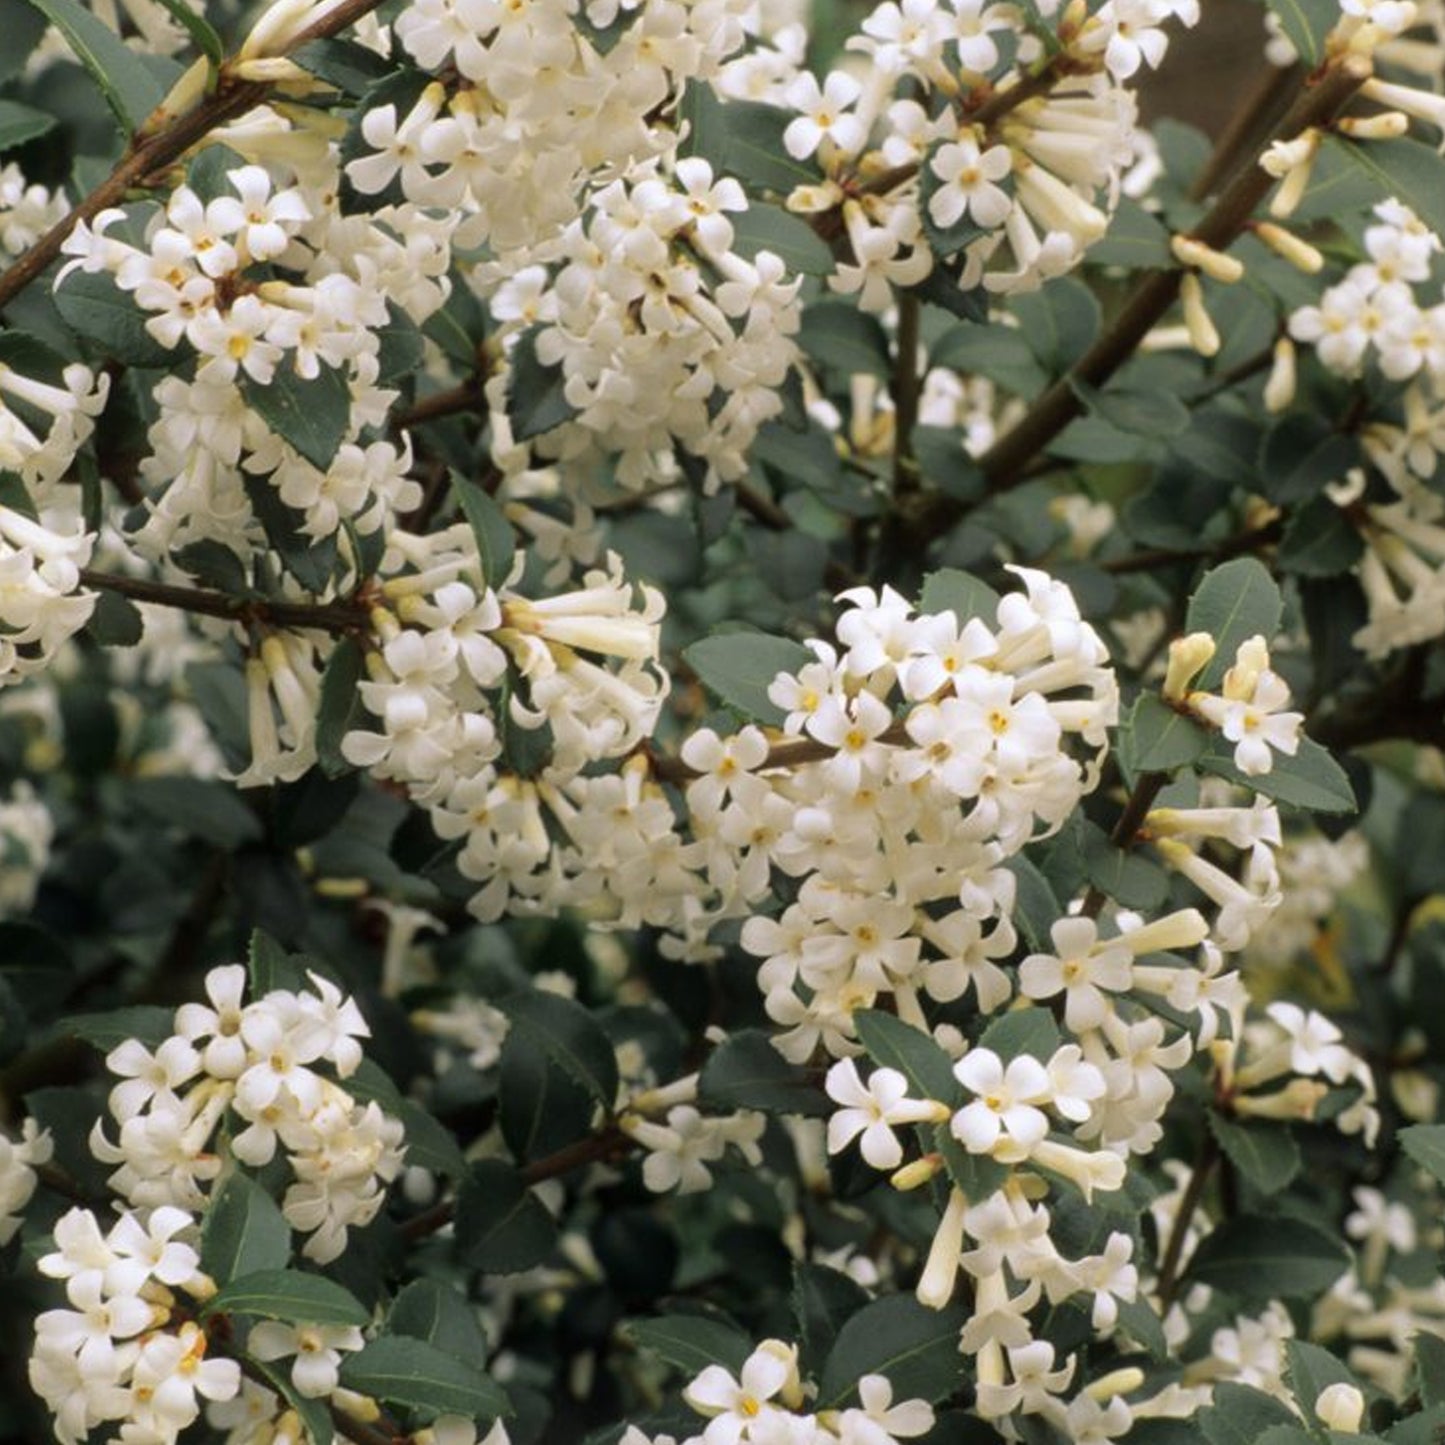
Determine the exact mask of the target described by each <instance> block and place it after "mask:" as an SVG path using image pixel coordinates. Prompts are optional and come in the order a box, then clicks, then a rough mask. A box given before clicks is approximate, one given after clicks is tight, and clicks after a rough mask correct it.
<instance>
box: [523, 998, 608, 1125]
mask: <svg viewBox="0 0 1445 1445" xmlns="http://www.w3.org/2000/svg"><path fill="white" fill-rule="evenodd" d="M498 1007H499V1008H500V1009H501V1010H502V1012H503V1013H504V1014H506V1015H507V1017H508V1018H509V1019H511V1021H512V1027H513V1029H516V1030H520V1031H521V1032H522V1033H523V1034H525V1035H526V1036H527V1037H528V1038H530V1039H531V1040H532V1042H533V1043H534V1044H535V1045H536V1046H537V1047H538V1048H540V1049H541V1050H542V1051H543V1052H544V1053H545V1054H546V1055H547V1057H548V1058H549V1059H551V1060H552V1062H553V1063H555V1064H556V1065H557V1066H558V1067H559V1068H560V1069H562V1070H563V1071H564V1072H565V1073H566V1074H568V1075H569V1076H570V1077H571V1078H573V1079H574V1080H575V1081H576V1082H577V1083H579V1084H580V1085H581V1086H582V1087H583V1088H584V1089H586V1090H587V1092H588V1093H589V1094H591V1095H592V1097H593V1098H594V1099H595V1100H596V1101H597V1102H598V1103H599V1104H600V1105H601V1106H602V1107H603V1108H604V1109H610V1108H612V1106H613V1105H614V1104H615V1103H616V1102H617V1054H616V1052H615V1050H614V1049H613V1047H612V1041H611V1040H610V1039H609V1038H608V1037H607V1035H606V1034H605V1033H604V1032H603V1030H602V1025H601V1024H599V1023H598V1022H597V1020H596V1018H594V1017H593V1015H592V1014H591V1013H589V1012H588V1010H586V1009H585V1008H583V1007H582V1005H581V1004H579V1003H574V1002H573V1001H572V1000H571V999H570V998H563V997H562V996H561V994H555V993H547V992H546V991H545V990H543V989H529V990H527V991H526V992H523V993H514V994H509V995H508V996H507V997H506V998H504V999H503V1000H502V1001H501V1003H500V1004H499V1005H498Z"/></svg>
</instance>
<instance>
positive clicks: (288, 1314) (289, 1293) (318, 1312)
mask: <svg viewBox="0 0 1445 1445" xmlns="http://www.w3.org/2000/svg"><path fill="white" fill-rule="evenodd" d="M205 1313H206V1314H208V1315H260V1316H261V1317H262V1318H264V1319H268V1320H284V1321H285V1322H286V1323H287V1324H292V1325H365V1324H369V1323H370V1322H371V1311H370V1310H368V1309H367V1308H366V1306H365V1305H364V1304H362V1303H361V1301H360V1300H359V1299H357V1298H356V1296H355V1295H354V1294H352V1293H351V1291H350V1290H346V1289H342V1287H341V1286H340V1285H339V1284H337V1283H336V1281H335V1280H330V1279H324V1278H323V1277H322V1276H321V1275H319V1274H303V1273H302V1272H301V1271H300V1270H298V1269H262V1270H256V1271H254V1272H252V1273H251V1274H246V1275H242V1276H240V1277H239V1278H237V1279H233V1280H232V1281H231V1282H230V1283H229V1284H228V1285H226V1287H225V1288H224V1289H222V1290H221V1291H220V1292H219V1293H218V1294H215V1295H213V1296H212V1297H211V1299H210V1300H209V1301H208V1302H207V1304H206V1307H205Z"/></svg>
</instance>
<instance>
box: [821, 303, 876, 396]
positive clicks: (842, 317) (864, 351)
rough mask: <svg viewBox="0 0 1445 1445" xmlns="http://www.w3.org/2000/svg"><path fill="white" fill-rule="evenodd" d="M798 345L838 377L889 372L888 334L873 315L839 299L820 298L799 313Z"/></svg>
mask: <svg viewBox="0 0 1445 1445" xmlns="http://www.w3.org/2000/svg"><path fill="white" fill-rule="evenodd" d="M798 344H799V345H800V346H801V347H802V348H803V350H804V351H806V352H807V353H808V355H809V356H811V357H812V358H813V360H814V361H816V362H817V363H818V365H819V366H821V367H823V368H824V370H826V371H830V372H833V373H835V374H836V375H838V376H842V377H848V376H877V377H880V378H882V379H884V380H886V379H887V378H888V377H889V376H890V375H891V374H892V371H893V362H892V360H891V358H890V357H889V355H888V336H887V333H886V332H885V331H884V330H883V327H882V326H881V325H880V324H879V322H878V318H877V317H876V316H870V315H868V313H867V312H865V311H860V310H858V308H857V307H856V306H849V305H847V304H846V303H844V302H842V301H820V302H819V303H818V304H817V305H815V306H809V307H808V308H807V309H806V310H805V311H804V312H803V324H802V326H801V327H800V328H799V331H798Z"/></svg>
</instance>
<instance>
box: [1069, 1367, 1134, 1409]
mask: <svg viewBox="0 0 1445 1445" xmlns="http://www.w3.org/2000/svg"><path fill="white" fill-rule="evenodd" d="M1143 1383H1144V1371H1143V1370H1141V1369H1140V1368H1139V1367H1138V1366H1137V1365H1129V1366H1127V1367H1126V1368H1124V1369H1122V1370H1110V1371H1109V1373H1108V1374H1107V1375H1100V1376H1099V1378H1098V1379H1097V1380H1090V1381H1089V1383H1088V1384H1087V1385H1085V1386H1084V1393H1085V1394H1086V1395H1087V1396H1088V1397H1089V1398H1090V1399H1091V1400H1095V1401H1097V1402H1098V1403H1099V1404H1101V1405H1102V1404H1103V1403H1104V1401H1105V1400H1111V1399H1113V1397H1114V1396H1115V1395H1127V1394H1128V1393H1129V1391H1130V1390H1137V1389H1138V1388H1139V1386H1140V1385H1142V1384H1143Z"/></svg>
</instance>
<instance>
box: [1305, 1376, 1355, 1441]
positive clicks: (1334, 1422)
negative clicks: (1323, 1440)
mask: <svg viewBox="0 0 1445 1445" xmlns="http://www.w3.org/2000/svg"><path fill="white" fill-rule="evenodd" d="M1315 1414H1316V1415H1318V1416H1319V1420H1320V1424H1322V1425H1323V1426H1324V1427H1325V1429H1327V1430H1338V1431H1339V1432H1340V1433H1341V1434H1342V1435H1357V1434H1359V1430H1360V1421H1361V1420H1363V1419H1364V1418H1365V1397H1364V1396H1363V1395H1362V1394H1361V1393H1360V1392H1359V1390H1358V1389H1357V1388H1356V1387H1355V1386H1354V1385H1351V1384H1348V1383H1347V1382H1346V1381H1344V1380H1336V1381H1335V1383H1334V1384H1333V1385H1326V1386H1325V1387H1324V1389H1323V1390H1321V1391H1320V1394H1319V1399H1317V1400H1316V1401H1315Z"/></svg>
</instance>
